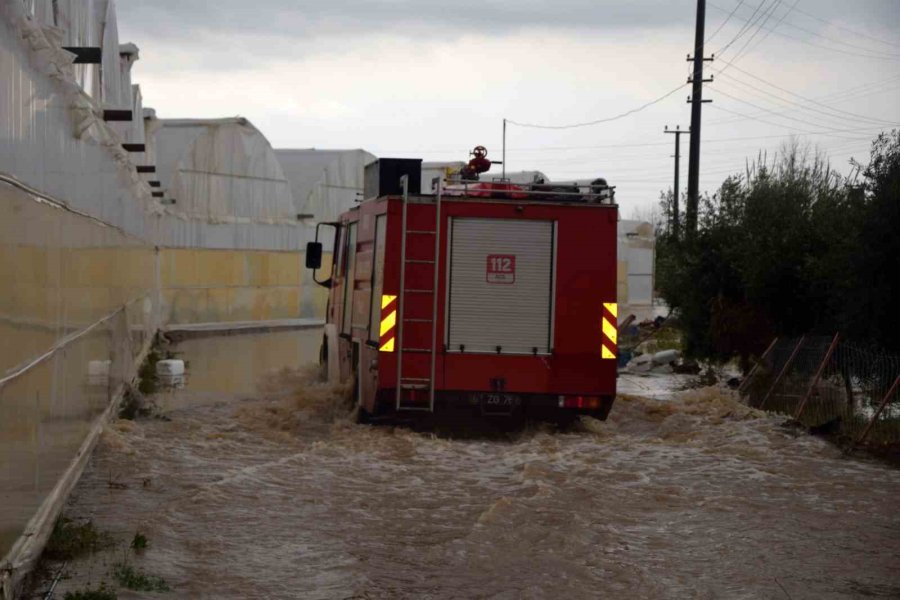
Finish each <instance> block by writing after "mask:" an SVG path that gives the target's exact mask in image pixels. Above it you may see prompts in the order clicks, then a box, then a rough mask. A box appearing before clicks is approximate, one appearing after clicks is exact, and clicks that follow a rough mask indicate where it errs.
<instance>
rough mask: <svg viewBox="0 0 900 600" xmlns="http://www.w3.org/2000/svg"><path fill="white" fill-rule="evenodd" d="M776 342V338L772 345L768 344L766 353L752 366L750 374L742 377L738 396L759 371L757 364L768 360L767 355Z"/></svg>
mask: <svg viewBox="0 0 900 600" xmlns="http://www.w3.org/2000/svg"><path fill="white" fill-rule="evenodd" d="M777 342H778V338H775V339H774V340H772V343H771V344H769V347H768V348H766V351H765V352H763V353H762V356H760V357H759V362H757V363H756V364H755V365H753V368H752V369H750V372H749V373H747V376H746V377H744V381H742V382H741V385H740V387H738V394H742V393H743V392H744V388H745V387H747V384H748V383H749V382H750V380H751V379H752V378H753V376H754V375H756V371H758V370H759V364H760V363H761V362H762V361H764V360H766V358H768V356H769V354H770V353H771V352H772V349H773V348H774V347H775V344H776V343H777Z"/></svg>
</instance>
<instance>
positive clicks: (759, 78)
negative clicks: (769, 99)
mask: <svg viewBox="0 0 900 600" xmlns="http://www.w3.org/2000/svg"><path fill="white" fill-rule="evenodd" d="M721 60H722V62H724V63H725V64H726V65H729V66H734V65H733V63H729V62H728V61H727V60H724V59H721ZM734 68H735V70H737V71H738V72H740V73H743V74H744V75H746V76H748V77H752V78H753V79H756V80H757V81H760V82H762V83H764V84H766V85H768V86H770V87H773V88H775V89H776V90H780V91H782V92H784V93H786V94H790V95H791V96H796V97H797V98H800V99H801V100H805V101H806V102H809V103H811V104H816V105H818V106H823V107H825V108H827V109H829V110H832V111H835V112H838V113H842V114H844V115H847V116H849V117H856V118H859V119H864V120H867V121H878V122H882V123H886V124H890V125H894V124H895V122H893V121H885V120H883V119H873V118H872V117H867V116H865V115H858V114H855V113H852V112H849V111H846V110H841V109H837V108H833V107H830V106H828V105H827V104H822V103H821V102H818V101H816V100H813V99H812V98H807V97H806V96H802V95H800V94H798V93H796V92H792V91H791V90H788V89H786V88H783V87H781V86H779V85H776V84H774V83H772V82H771V81H768V80H766V79H763V78H762V77H758V76H757V75H754V74H753V73H751V72H749V71H747V70H745V69H742V68H740V67H737V66H735V67H734ZM720 72H721V71H720Z"/></svg>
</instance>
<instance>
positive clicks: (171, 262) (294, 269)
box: [159, 248, 327, 325]
mask: <svg viewBox="0 0 900 600" xmlns="http://www.w3.org/2000/svg"><path fill="white" fill-rule="evenodd" d="M159 272H160V286H161V290H162V295H161V297H162V308H163V319H164V320H165V322H166V323H167V324H169V325H176V324H186V323H210V322H217V323H218V322H229V321H232V322H233V321H266V320H274V319H296V318H314V317H318V318H321V317H322V315H324V314H325V302H326V300H327V293H326V290H325V288H321V287H319V286H317V285H315V284H314V283H313V282H312V281H311V280H310V278H309V273H308V271H307V270H306V268H305V266H304V253H302V252H288V251H264V250H215V249H204V248H164V249H162V250H161V251H160V267H159Z"/></svg>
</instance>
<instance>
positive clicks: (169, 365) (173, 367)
mask: <svg viewBox="0 0 900 600" xmlns="http://www.w3.org/2000/svg"><path fill="white" fill-rule="evenodd" d="M156 374H157V375H160V376H167V377H173V376H178V375H184V361H183V360H179V359H177V358H172V359H166V360H161V361H159V362H157V363H156Z"/></svg>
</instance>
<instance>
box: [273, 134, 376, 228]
mask: <svg viewBox="0 0 900 600" xmlns="http://www.w3.org/2000/svg"><path fill="white" fill-rule="evenodd" d="M275 155H276V156H277V157H278V160H279V161H280V162H281V167H282V169H283V171H284V174H285V176H286V177H287V179H288V181H290V184H291V192H292V193H293V199H294V209H295V210H294V212H295V213H296V214H301V215H313V216H312V217H310V218H308V219H307V222H309V223H317V222H320V221H335V220H337V218H338V217H339V216H340V215H341V213H343V212H344V211H346V210H348V209H350V208H351V207H353V206H355V204H356V202H357V201H358V200H359V199H361V198H362V196H361V194H362V191H363V172H364V170H365V166H366V165H367V164H368V163H370V162H372V161H374V160H375V155H374V154H371V153H369V152H366V151H365V150H316V149H314V148H301V149H277V150H275Z"/></svg>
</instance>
